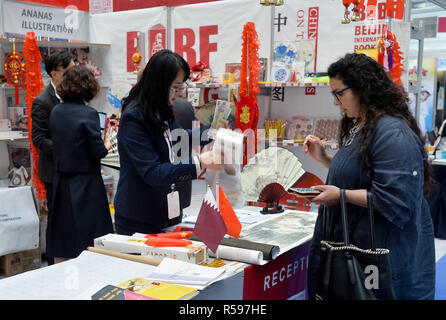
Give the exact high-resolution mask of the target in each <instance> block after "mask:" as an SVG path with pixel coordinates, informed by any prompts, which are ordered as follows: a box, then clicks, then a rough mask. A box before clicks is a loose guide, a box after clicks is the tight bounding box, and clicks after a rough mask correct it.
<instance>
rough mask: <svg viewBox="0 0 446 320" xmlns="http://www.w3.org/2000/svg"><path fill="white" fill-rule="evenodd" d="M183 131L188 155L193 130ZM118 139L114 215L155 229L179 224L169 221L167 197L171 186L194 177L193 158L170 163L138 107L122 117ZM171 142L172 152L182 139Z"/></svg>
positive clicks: (159, 138)
mask: <svg viewBox="0 0 446 320" xmlns="http://www.w3.org/2000/svg"><path fill="white" fill-rule="evenodd" d="M175 129H181V127H180V126H179V125H177V124H171V125H170V130H171V131H172V132H173V131H174V130H175ZM207 129H209V126H202V127H201V128H200V132H199V134H200V137H201V136H202V135H203V133H204V131H205V130H207ZM197 130H198V129H197ZM185 132H186V133H187V136H186V138H187V139H188V140H189V141H188V143H189V154H191V153H190V150H191V146H192V144H191V143H192V142H191V141H192V130H185ZM194 136H195V135H194ZM117 138H118V152H119V161H120V175H119V182H118V187H117V191H116V195H115V202H114V205H115V214H116V216H120V217H122V218H124V219H127V220H130V221H132V222H134V223H141V224H149V225H151V226H153V227H155V228H158V229H163V228H166V227H168V226H169V225H173V224H176V223H179V222H180V221H181V216H180V218H179V219H173V220H175V221H169V219H168V210H167V194H168V193H170V192H171V185H172V184H178V183H181V182H185V181H190V180H193V179H196V178H197V170H196V165H195V163H194V162H193V160H192V158H191V157H188V158H185V159H183V160H182V161H181V163H171V162H170V158H169V148H168V145H167V141H166V139H165V137H164V135H163V134H161V133H158V132H155V131H154V130H152V129H151V128H149V126H148V125H147V124H146V123H145V122H144V120H143V116H142V113H141V111H140V108H139V107H138V106H137V105H130V106H129V107H128V108H127V110H125V111H124V113H123V114H122V116H121V119H120V121H119V130H118V135H117ZM173 140H174V141H173V150H175V149H176V147H178V146H176V143H178V142H179V141H181V140H180V139H177V141H175V138H174V137H173ZM201 140H202V139H200V141H201ZM208 142H209V140H208V139H207V140H206V141H201V142H200V145H203V144H206V143H208ZM175 190H177V185H176V186H175Z"/></svg>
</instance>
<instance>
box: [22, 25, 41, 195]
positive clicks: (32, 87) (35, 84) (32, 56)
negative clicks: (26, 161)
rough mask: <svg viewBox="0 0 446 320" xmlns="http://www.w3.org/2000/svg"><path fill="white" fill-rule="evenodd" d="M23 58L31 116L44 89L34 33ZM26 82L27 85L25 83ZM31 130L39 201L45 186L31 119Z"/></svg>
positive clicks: (26, 42) (34, 182) (25, 47)
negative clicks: (35, 100)
mask: <svg viewBox="0 0 446 320" xmlns="http://www.w3.org/2000/svg"><path fill="white" fill-rule="evenodd" d="M23 58H24V59H25V77H24V78H23V79H22V86H24V87H25V102H26V106H27V109H26V113H27V114H28V115H31V106H32V103H33V101H34V98H35V97H37V96H38V95H39V93H40V92H41V91H42V88H43V80H42V74H41V73H42V69H41V67H40V60H42V57H41V55H40V51H39V47H38V45H37V41H36V37H35V35H34V32H28V33H27V34H26V37H25V43H24V46H23ZM25 79H26V81H24V80H25ZM23 82H25V84H24V83H23ZM28 129H29V137H28V139H29V149H30V152H31V154H32V160H33V172H32V175H33V178H32V181H33V187H34V188H35V190H36V195H37V198H38V199H45V198H46V190H45V185H44V184H43V182H42V181H40V179H39V177H38V169H39V164H38V160H39V150H38V149H37V148H36V147H35V146H34V144H33V142H32V137H31V132H32V119H31V117H29V120H28Z"/></svg>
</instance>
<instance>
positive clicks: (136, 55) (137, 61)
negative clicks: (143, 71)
mask: <svg viewBox="0 0 446 320" xmlns="http://www.w3.org/2000/svg"><path fill="white" fill-rule="evenodd" d="M141 60H142V56H141V53H139V52H138V51H136V52H135V53H134V54H132V61H133V63H134V64H135V70H134V71H133V73H135V74H137V73H138V72H139V64H140V62H141Z"/></svg>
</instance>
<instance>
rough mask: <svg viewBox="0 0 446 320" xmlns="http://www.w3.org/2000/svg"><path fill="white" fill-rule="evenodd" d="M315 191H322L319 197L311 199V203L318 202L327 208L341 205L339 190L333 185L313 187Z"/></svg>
mask: <svg viewBox="0 0 446 320" xmlns="http://www.w3.org/2000/svg"><path fill="white" fill-rule="evenodd" d="M312 188H313V189H316V190H321V191H322V193H320V194H319V195H318V196H316V197H314V198H311V199H310V201H311V202H318V203H320V204H322V205H324V206H325V207H331V206H334V205H337V204H339V201H340V191H339V188H338V187H336V186H332V185H317V186H313V187H312Z"/></svg>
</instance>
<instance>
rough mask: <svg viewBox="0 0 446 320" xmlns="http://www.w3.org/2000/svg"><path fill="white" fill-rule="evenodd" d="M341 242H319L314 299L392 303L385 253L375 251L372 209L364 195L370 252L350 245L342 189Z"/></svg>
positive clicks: (390, 281)
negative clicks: (319, 258) (319, 251)
mask: <svg viewBox="0 0 446 320" xmlns="http://www.w3.org/2000/svg"><path fill="white" fill-rule="evenodd" d="M340 193H341V199H340V200H341V215H342V228H343V233H344V234H343V236H344V242H332V241H326V240H322V241H321V263H320V267H319V273H318V279H317V292H316V298H317V299H320V300H392V299H394V298H395V295H394V291H393V286H392V276H391V269H390V263H389V253H390V251H389V250H388V249H379V248H378V249H377V248H376V246H375V230H374V220H373V205H372V197H371V194H370V192H367V206H368V218H369V228H370V249H361V248H358V247H357V246H355V245H353V244H351V243H350V239H349V234H348V220H347V204H346V199H345V190H343V189H341V190H340Z"/></svg>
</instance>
